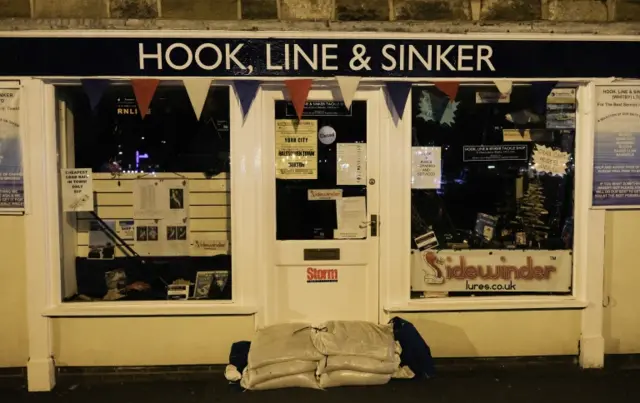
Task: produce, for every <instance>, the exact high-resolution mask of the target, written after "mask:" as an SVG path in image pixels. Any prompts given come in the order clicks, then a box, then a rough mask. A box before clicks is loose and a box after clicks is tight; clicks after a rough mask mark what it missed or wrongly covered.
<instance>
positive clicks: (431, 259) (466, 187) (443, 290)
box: [410, 85, 576, 298]
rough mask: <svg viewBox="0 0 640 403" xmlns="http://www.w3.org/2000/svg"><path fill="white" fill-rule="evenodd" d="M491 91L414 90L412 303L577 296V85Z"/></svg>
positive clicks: (477, 87)
mask: <svg viewBox="0 0 640 403" xmlns="http://www.w3.org/2000/svg"><path fill="white" fill-rule="evenodd" d="M494 88H495V87H493V86H489V85H467V86H464V85H463V86H461V87H460V88H459V92H458V94H457V96H456V98H455V102H452V101H450V100H449V99H448V98H447V96H446V95H445V94H443V93H441V92H440V91H438V90H437V89H436V88H435V87H432V86H414V87H413V91H412V97H411V105H412V118H411V121H412V173H411V175H412V176H411V186H412V190H411V245H410V247H411V254H412V256H411V265H412V270H411V271H412V274H411V277H412V279H411V287H412V290H411V291H412V292H411V296H412V298H423V297H430V296H433V297H446V296H449V297H455V296H470V295H474V296H495V295H515V294H546V295H548V294H569V293H570V292H571V278H572V249H573V230H572V222H573V209H574V202H573V195H574V152H575V115H576V113H575V112H576V100H575V93H576V88H575V87H573V88H572V87H562V86H558V87H556V89H554V90H553V92H552V93H551V94H550V95H549V97H550V98H548V99H549V102H546V100H545V99H544V98H543V99H542V100H541V99H540V98H539V95H538V92H537V91H536V88H534V87H532V86H531V85H515V86H514V87H513V90H512V92H511V94H510V95H509V96H500V94H499V93H497V92H496V91H495V90H492V89H494ZM554 96H555V98H554V99H553V100H551V97H554Z"/></svg>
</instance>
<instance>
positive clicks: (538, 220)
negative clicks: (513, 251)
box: [514, 182, 549, 247]
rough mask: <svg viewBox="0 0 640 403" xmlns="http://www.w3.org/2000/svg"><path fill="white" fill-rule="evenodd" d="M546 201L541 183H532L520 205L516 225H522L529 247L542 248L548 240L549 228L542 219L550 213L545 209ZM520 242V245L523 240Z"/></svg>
mask: <svg viewBox="0 0 640 403" xmlns="http://www.w3.org/2000/svg"><path fill="white" fill-rule="evenodd" d="M544 200H545V197H544V194H543V192H542V185H541V184H540V183H539V182H531V183H529V188H528V189H527V191H526V192H525V194H524V196H523V197H522V199H520V202H519V204H518V214H517V215H516V217H515V222H514V224H521V225H522V228H523V231H524V235H525V236H526V242H527V243H528V246H537V247H540V244H541V242H542V241H544V240H545V239H547V236H548V234H547V231H548V230H549V227H548V226H547V225H546V224H545V221H543V219H542V217H545V216H547V215H548V214H549V212H548V211H547V210H545V208H544ZM518 241H519V242H518V243H519V244H521V243H522V240H521V239H518Z"/></svg>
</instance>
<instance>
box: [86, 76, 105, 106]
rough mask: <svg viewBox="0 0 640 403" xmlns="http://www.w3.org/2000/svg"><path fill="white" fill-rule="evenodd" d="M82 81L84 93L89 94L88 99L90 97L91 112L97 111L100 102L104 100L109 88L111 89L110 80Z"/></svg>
mask: <svg viewBox="0 0 640 403" xmlns="http://www.w3.org/2000/svg"><path fill="white" fill-rule="evenodd" d="M80 81H81V83H82V88H83V89H84V92H85V93H86V94H87V97H89V104H90V105H91V110H94V109H96V107H97V106H98V104H99V103H100V100H101V99H102V95H103V94H104V92H105V90H106V89H107V87H109V80H100V79H86V80H80Z"/></svg>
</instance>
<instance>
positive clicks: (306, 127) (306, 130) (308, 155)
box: [276, 119, 318, 179]
mask: <svg viewBox="0 0 640 403" xmlns="http://www.w3.org/2000/svg"><path fill="white" fill-rule="evenodd" d="M276 178H277V179H318V121H316V120H299V121H298V120H293V119H282V120H276Z"/></svg>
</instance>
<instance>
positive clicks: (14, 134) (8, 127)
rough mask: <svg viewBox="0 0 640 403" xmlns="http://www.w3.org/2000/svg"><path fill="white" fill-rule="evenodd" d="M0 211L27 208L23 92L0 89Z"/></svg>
mask: <svg viewBox="0 0 640 403" xmlns="http://www.w3.org/2000/svg"><path fill="white" fill-rule="evenodd" d="M0 209H3V210H21V209H24V182H23V177H22V151H21V144H20V92H19V90H17V89H0Z"/></svg>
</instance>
